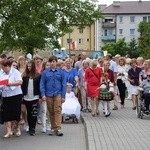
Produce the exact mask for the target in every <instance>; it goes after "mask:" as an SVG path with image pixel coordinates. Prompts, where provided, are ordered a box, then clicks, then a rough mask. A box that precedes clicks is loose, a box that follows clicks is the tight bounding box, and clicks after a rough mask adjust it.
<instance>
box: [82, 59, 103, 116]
mask: <svg viewBox="0 0 150 150" xmlns="http://www.w3.org/2000/svg"><path fill="white" fill-rule="evenodd" d="M97 64H98V62H97V60H93V61H92V62H91V67H89V68H87V69H86V70H85V77H84V80H85V89H86V91H87V97H88V98H89V99H90V103H91V108H92V116H93V117H95V114H97V115H99V110H98V108H99V100H98V96H99V90H98V88H99V87H100V82H101V77H102V69H101V68H99V67H97Z"/></svg>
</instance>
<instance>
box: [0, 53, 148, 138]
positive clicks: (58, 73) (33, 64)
mask: <svg viewBox="0 0 150 150" xmlns="http://www.w3.org/2000/svg"><path fill="white" fill-rule="evenodd" d="M149 77H150V60H144V59H143V58H142V57H138V58H137V59H134V58H133V59H131V58H129V57H121V56H120V55H116V56H114V57H113V56H112V55H111V54H107V55H106V56H105V57H101V58H98V59H90V58H89V57H88V56H87V53H86V52H82V53H81V54H79V55H78V56H76V57H74V58H66V59H65V60H59V59H58V58H57V57H55V56H50V57H49V58H48V59H47V60H43V58H42V57H41V56H39V55H35V56H34V57H33V59H31V60H29V59H28V60H27V59H26V58H25V57H24V56H20V57H18V60H15V59H14V58H13V57H12V56H11V57H7V56H6V55H1V58H0V81H1V80H3V79H8V83H5V84H3V85H1V86H0V90H1V101H2V105H1V112H2V119H3V121H4V125H5V127H6V134H5V135H4V138H9V137H12V136H13V135H14V134H16V136H21V129H20V125H22V124H23V126H24V130H25V131H26V132H28V133H29V135H31V136H34V135H35V131H36V124H37V123H41V124H42V125H41V127H42V128H41V132H43V133H46V132H47V131H48V133H49V135H57V136H63V132H62V129H61V128H62V127H61V124H62V116H63V117H65V118H66V120H68V119H69V118H70V116H73V115H74V116H75V117H76V118H77V119H79V118H80V111H82V112H83V113H86V112H89V113H91V115H92V117H95V116H99V115H100V110H99V104H100V102H101V101H102V106H103V110H102V111H103V113H104V115H105V117H109V116H110V115H111V108H110V101H111V100H113V102H114V107H113V108H112V109H113V110H118V109H120V108H121V109H123V108H124V107H125V99H131V100H132V109H133V110H135V109H136V103H137V95H138V88H139V86H140V87H141V88H143V89H145V88H146V89H148V87H149V88H150V85H149V83H148V81H149ZM145 79H147V80H146V81H147V82H146V81H145ZM143 80H144V81H143ZM144 83H145V84H144ZM145 85H146V87H145ZM145 95H146V97H148V98H149V97H150V91H149V90H147V92H146V93H145ZM148 98H146V103H145V107H146V110H147V111H149V100H148Z"/></svg>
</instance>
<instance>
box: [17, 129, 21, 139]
mask: <svg viewBox="0 0 150 150" xmlns="http://www.w3.org/2000/svg"><path fill="white" fill-rule="evenodd" d="M16 136H18V137H19V136H21V130H20V129H17V132H16Z"/></svg>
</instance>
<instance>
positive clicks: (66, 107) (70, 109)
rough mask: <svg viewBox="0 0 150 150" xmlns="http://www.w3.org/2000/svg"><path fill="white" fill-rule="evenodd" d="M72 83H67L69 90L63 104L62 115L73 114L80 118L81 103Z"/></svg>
mask: <svg viewBox="0 0 150 150" xmlns="http://www.w3.org/2000/svg"><path fill="white" fill-rule="evenodd" d="M72 86H73V85H72V84H71V83H67V92H66V98H65V102H64V103H63V104H62V115H63V116H72V115H75V116H76V118H77V119H79V118H80V110H81V106H80V103H79V101H78V99H77V97H76V96H75V94H74V92H72V91H71V90H72Z"/></svg>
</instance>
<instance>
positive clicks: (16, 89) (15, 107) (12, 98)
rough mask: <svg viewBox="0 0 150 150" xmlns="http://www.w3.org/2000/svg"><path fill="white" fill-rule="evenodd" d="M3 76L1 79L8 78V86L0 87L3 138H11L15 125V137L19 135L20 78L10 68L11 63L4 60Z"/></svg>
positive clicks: (12, 68) (15, 70)
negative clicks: (3, 126) (0, 94)
mask: <svg viewBox="0 0 150 150" xmlns="http://www.w3.org/2000/svg"><path fill="white" fill-rule="evenodd" d="M2 69H3V71H4V72H3V74H2V78H6V77H8V80H9V82H8V84H6V85H4V86H3V87H2V97H3V108H2V109H3V120H4V123H5V127H6V130H7V133H6V134H5V135H4V138H8V137H11V136H12V135H13V128H12V126H13V125H14V124H16V136H20V135H21V131H20V126H19V121H20V114H21V100H22V90H21V84H22V77H21V74H20V72H19V71H18V70H17V69H15V68H14V67H11V61H9V60H4V61H3V62H2Z"/></svg>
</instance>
